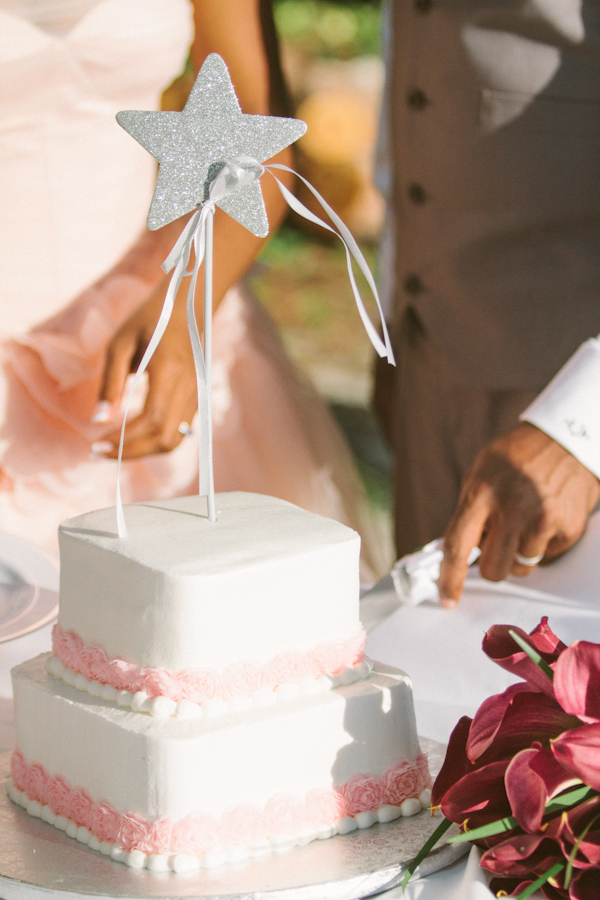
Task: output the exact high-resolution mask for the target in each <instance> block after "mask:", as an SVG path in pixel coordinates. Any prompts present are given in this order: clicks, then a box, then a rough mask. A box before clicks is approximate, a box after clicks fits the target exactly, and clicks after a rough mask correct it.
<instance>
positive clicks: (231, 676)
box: [52, 622, 366, 703]
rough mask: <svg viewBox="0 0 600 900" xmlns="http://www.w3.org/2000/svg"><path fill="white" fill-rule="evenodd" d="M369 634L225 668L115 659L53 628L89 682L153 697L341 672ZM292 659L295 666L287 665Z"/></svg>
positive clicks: (59, 647)
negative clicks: (171, 668) (153, 665)
mask: <svg viewBox="0 0 600 900" xmlns="http://www.w3.org/2000/svg"><path fill="white" fill-rule="evenodd" d="M365 640H366V634H365V631H364V629H363V628H359V630H358V631H357V632H356V634H353V635H352V636H351V637H349V638H348V639H347V640H342V641H329V642H326V643H322V644H318V645H317V646H316V647H315V648H314V649H312V650H309V651H308V652H306V653H300V652H299V651H297V650H290V651H288V652H282V653H278V654H277V656H274V657H273V658H272V659H270V660H267V662H266V663H260V662H258V661H257V660H240V661H239V662H237V663H233V664H232V665H230V666H227V668H226V669H224V671H223V672H217V671H216V670H215V669H183V670H182V671H181V672H167V671H166V670H165V669H150V668H146V669H141V668H140V667H139V666H136V665H135V664H134V663H128V662H125V660H122V659H116V658H115V659H109V658H108V656H107V655H106V653H105V652H104V650H102V648H101V647H93V646H91V645H90V644H84V643H83V641H82V640H81V638H80V637H79V635H77V634H75V632H73V631H63V630H62V628H61V627H60V625H59V624H58V622H57V623H56V624H55V625H54V627H53V628H52V649H53V652H54V655H55V656H56V657H58V659H59V660H60V661H61V663H62V664H63V666H66V667H67V668H68V669H71V670H72V671H73V672H76V673H77V674H78V675H83V676H85V678H87V680H88V681H99V682H100V684H110V685H111V686H112V687H114V688H116V689H117V690H119V691H122V690H127V691H130V692H131V693H135V692H136V691H144V692H145V693H146V694H147V695H148V696H149V697H151V698H154V697H168V698H169V699H170V700H175V701H179V700H191V701H192V702H193V703H204V702H205V701H207V700H213V699H214V698H215V697H223V698H226V699H227V698H229V697H248V696H251V695H252V694H254V693H256V691H259V690H261V688H264V687H266V688H271V689H273V688H275V687H277V686H278V685H280V684H288V683H290V682H296V683H297V682H299V681H301V680H302V678H304V677H305V676H312V677H313V678H318V677H319V676H320V675H337V674H338V672H339V671H341V669H344V668H345V667H346V666H354V665H356V664H357V663H359V662H362V660H363V659H364V656H365ZM286 658H287V659H288V660H289V665H288V666H286V665H285V661H286Z"/></svg>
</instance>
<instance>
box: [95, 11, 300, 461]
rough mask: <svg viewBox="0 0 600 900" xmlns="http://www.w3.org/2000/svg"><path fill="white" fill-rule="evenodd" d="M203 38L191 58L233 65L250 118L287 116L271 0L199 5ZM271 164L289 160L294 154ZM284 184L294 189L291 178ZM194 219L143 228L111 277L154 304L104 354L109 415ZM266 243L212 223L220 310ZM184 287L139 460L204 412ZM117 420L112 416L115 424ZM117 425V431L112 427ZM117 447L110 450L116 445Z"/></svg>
mask: <svg viewBox="0 0 600 900" xmlns="http://www.w3.org/2000/svg"><path fill="white" fill-rule="evenodd" d="M194 21H195V29H196V35H195V39H194V43H193V45H192V48H191V59H192V63H193V66H194V69H195V70H196V71H197V70H198V69H199V68H200V66H201V65H202V62H203V61H204V59H205V58H206V56H207V55H208V54H209V53H219V54H220V55H221V56H222V57H223V59H224V60H225V62H226V63H227V66H228V68H229V72H230V75H231V79H232V82H233V85H234V88H235V90H236V93H237V96H238V99H239V101H240V106H241V108H242V110H243V112H244V113H249V114H259V115H268V114H276V115H285V114H286V113H287V109H286V98H285V88H284V85H283V80H282V77H281V71H280V67H279V61H278V56H277V45H276V38H275V30H274V26H273V21H272V14H271V4H270V2H268V0H219V2H218V3H214V2H210V0H194ZM272 161H273V162H278V163H283V164H284V165H288V166H290V165H291V164H292V150H291V149H290V148H287V149H286V150H283V151H282V152H281V153H279V154H278V155H277V156H276V157H274V158H273V160H272ZM278 177H280V178H281V181H283V182H284V183H286V182H287V186H288V187H291V183H290V176H288V175H287V174H286V173H281V176H278ZM261 185H262V190H263V196H264V199H265V205H266V208H267V215H268V218H269V225H270V229H271V231H272V230H274V229H275V228H276V227H277V225H278V224H279V223H280V221H281V220H282V218H283V216H284V215H285V211H286V204H285V201H284V200H283V198H282V196H281V193H280V191H279V189H278V187H277V185H276V183H275V181H274V180H273V179H271V178H263V179H262V181H261ZM188 218H189V217H187V216H186V217H184V218H182V219H179V220H177V221H176V222H173V223H171V224H170V225H167V226H165V227H164V228H161V229H159V230H158V231H156V232H146V233H145V234H143V235H142V236H141V237H140V240H139V241H138V243H137V244H136V245H135V246H134V247H133V248H132V249H131V250H130V251H129V252H128V253H127V254H126V256H125V257H124V258H123V260H122V261H121V262H120V263H119V264H118V265H117V267H116V268H115V269H114V270H113V271H112V272H111V273H109V274H108V275H107V276H105V277H106V278H110V277H111V275H113V274H123V273H127V274H134V275H137V276H138V277H141V278H142V279H144V280H146V281H147V282H148V284H149V293H148V297H147V299H146V300H145V301H144V302H143V303H142V304H141V306H140V307H138V309H137V310H136V311H135V312H134V313H133V315H131V316H130V317H129V318H128V319H127V320H126V321H125V323H124V324H123V325H122V326H121V328H120V329H119V330H118V331H117V332H116V334H115V336H114V338H113V340H112V341H111V343H110V345H109V347H108V350H107V356H106V365H105V369H104V376H103V382H102V387H101V389H100V394H99V397H98V400H99V402H100V403H102V405H103V407H104V410H105V415H106V411H107V410H110V413H109V414H108V415H109V416H110V414H116V413H117V411H118V408H119V405H120V401H121V398H122V396H123V391H124V387H125V381H126V379H127V376H128V375H129V374H130V372H133V371H135V370H136V368H137V366H138V365H139V362H140V360H141V358H142V356H143V353H144V351H145V349H146V347H147V345H148V343H149V341H150V338H151V336H152V334H153V332H154V328H155V325H156V322H157V320H158V317H159V315H160V311H161V309H162V305H163V301H164V297H165V294H166V290H167V286H168V284H169V281H170V276H163V275H162V272H161V270H160V265H161V263H162V262H163V260H164V258H165V257H166V256H167V255H168V253H169V252H170V250H171V248H172V247H173V245H174V243H175V241H176V240H177V237H178V236H179V233H180V232H181V229H182V227H183V225H184V224H185V222H186V221H187V220H188ZM263 244H264V239H261V238H257V237H256V236H255V235H253V234H252V233H251V232H249V231H247V230H246V229H245V228H243V227H242V226H241V225H239V224H238V223H237V222H236V221H235V220H234V219H232V218H230V217H229V216H228V215H226V214H225V213H224V212H223V211H222V210H220V209H217V210H216V214H215V221H214V263H213V271H214V280H213V292H214V305H215V308H216V307H217V306H218V305H219V303H220V302H221V300H222V299H223V297H224V295H225V294H226V293H227V291H228V290H229V288H230V287H232V286H233V285H234V284H235V283H236V282H237V281H239V280H240V278H242V276H243V275H244V273H245V272H246V270H247V269H248V267H249V266H250V265H251V263H252V262H253V260H254V259H255V257H256V256H257V254H258V253H259V251H260V250H261V248H262V246H263ZM187 289H188V285H187V281H186V282H184V283H183V284H182V286H181V288H180V290H179V292H178V294H177V298H176V300H175V305H174V309H173V314H172V316H171V320H170V322H169V325H168V326H167V329H166V331H165V333H164V336H163V338H162V340H161V342H160V344H159V346H158V347H157V349H156V351H155V353H154V356H153V357H152V359H151V361H150V363H149V365H148V369H147V372H148V393H147V396H146V400H145V404H144V408H143V409H142V411H141V413H140V414H139V415H138V416H137V417H136V418H135V419H133V420H132V421H131V422H128V424H127V427H126V429H125V440H124V444H123V459H137V458H140V457H143V456H146V455H149V454H153V453H165V452H169V451H170V450H173V449H174V448H175V447H176V446H177V444H179V442H180V441H181V440H182V439H183V435H182V434H181V433H180V431H179V426H180V424H181V423H182V422H186V423H189V422H191V421H192V419H193V418H194V415H195V412H196V409H197V395H196V376H195V369H194V362H193V357H192V350H191V345H190V340H189V336H188V328H187V319H186V312H185V298H186V294H187ZM203 308H204V297H203V284H202V278H199V279H198V286H197V291H196V317H197V320H198V322H202V317H203ZM109 422H110V418H109ZM109 427H110V426H109ZM119 438H120V427H119V428H114V429H111V430H109V431H108V433H107V434H105V435H104V436H103V440H102V444H103V445H104V446H103V448H102V449H103V450H104V453H103V455H105V456H107V457H109V458H112V459H115V458H116V457H117V448H118V443H119ZM109 448H110V449H109Z"/></svg>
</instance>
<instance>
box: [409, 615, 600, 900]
mask: <svg viewBox="0 0 600 900" xmlns="http://www.w3.org/2000/svg"><path fill="white" fill-rule="evenodd" d="M483 650H484V652H485V653H486V655H487V656H488V657H489V658H490V659H491V660H493V661H494V662H495V663H497V664H498V665H500V666H502V668H504V669H507V670H508V671H509V672H512V673H513V674H515V675H518V676H519V677H521V678H523V679H525V680H524V682H519V683H517V684H514V685H512V686H511V687H509V688H508V689H507V690H506V691H504V693H502V694H497V695H495V696H493V697H489V698H488V699H487V700H486V701H485V702H484V703H483V704H482V705H481V706H480V708H479V709H478V711H477V713H476V714H475V718H474V719H470V718H469V717H468V716H464V717H463V718H462V719H461V720H460V721H459V722H458V724H457V725H456V727H455V729H454V731H453V732H452V736H451V738H450V742H449V745H448V750H447V753H446V759H445V761H444V765H443V767H442V769H441V771H440V773H439V775H438V777H437V779H436V781H435V784H434V786H433V792H432V809H433V810H436V809H441V811H442V813H443V814H444V816H445V819H444V821H443V822H442V824H441V825H440V826H439V828H438V829H437V831H436V832H435V834H434V835H433V836H432V838H431V839H430V840H429V841H428V842H427V844H426V845H425V846H424V847H423V848H422V850H421V852H420V853H419V855H418V856H417V858H416V859H415V860H414V861H413V863H412V864H411V866H410V867H409V871H407V873H406V877H405V883H406V882H407V881H408V880H409V878H410V876H411V874H412V873H413V872H414V871H415V869H416V867H417V866H418V865H419V863H420V862H421V860H422V859H423V858H424V856H425V855H426V854H427V853H428V852H429V850H430V849H431V848H432V847H433V846H434V845H435V844H436V843H437V841H438V840H439V839H440V837H441V836H442V835H443V833H444V832H445V831H446V830H447V829H448V828H449V826H450V825H451V823H452V822H456V823H457V824H458V825H459V826H460V834H458V835H456V836H455V837H452V838H449V841H450V842H458V841H471V842H473V843H474V844H476V845H477V846H478V847H480V848H481V849H482V850H483V851H484V852H483V855H482V857H481V865H482V867H483V868H485V869H487V870H488V871H490V872H493V873H494V877H493V878H492V880H491V882H490V888H491V890H492V891H493V893H494V894H495V895H496V896H497V897H502V896H511V897H518V898H520V900H524V898H526V897H529V896H530V895H531V894H533V893H534V892H535V891H536V890H537V889H539V888H541V890H542V891H543V893H544V894H545V896H546V897H550V898H552V900H558V898H570V900H598V898H600V644H592V643H590V642H589V641H575V643H573V644H571V646H570V647H567V646H566V645H565V644H563V642H562V641H561V640H559V638H558V637H556V635H555V634H553V632H552V631H551V630H550V628H549V627H548V619H547V617H544V618H543V619H542V620H541V622H540V624H539V625H538V626H537V628H535V629H534V631H532V632H531V634H530V635H527V634H526V633H525V632H524V631H522V630H521V629H520V628H511V627H510V626H508V625H494V626H493V627H492V628H490V630H489V631H488V632H487V634H486V636H485V638H484V641H483Z"/></svg>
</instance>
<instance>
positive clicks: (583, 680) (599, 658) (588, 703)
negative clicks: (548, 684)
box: [554, 641, 600, 724]
mask: <svg viewBox="0 0 600 900" xmlns="http://www.w3.org/2000/svg"><path fill="white" fill-rule="evenodd" d="M554 691H555V694H556V699H557V700H558V702H559V703H560V705H561V706H562V708H563V709H564V710H565V711H566V712H568V713H571V715H573V716H577V717H578V718H579V719H581V720H582V722H587V723H588V724H594V723H596V722H600V644H591V643H590V642H589V641H575V643H574V644H571V646H570V647H568V648H567V649H566V650H565V651H564V653H562V654H561V656H560V658H559V660H558V661H557V663H556V669H555V672H554Z"/></svg>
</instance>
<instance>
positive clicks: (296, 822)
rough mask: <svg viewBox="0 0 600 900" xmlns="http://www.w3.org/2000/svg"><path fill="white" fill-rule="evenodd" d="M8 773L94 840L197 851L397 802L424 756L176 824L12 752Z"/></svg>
mask: <svg viewBox="0 0 600 900" xmlns="http://www.w3.org/2000/svg"><path fill="white" fill-rule="evenodd" d="M11 777H12V781H13V784H14V786H15V787H16V788H17V790H19V791H22V792H24V793H25V794H26V796H27V797H28V798H29V799H30V800H35V801H37V802H38V803H40V804H42V805H47V806H49V807H50V809H51V810H52V812H53V813H54V814H55V815H57V816H65V817H67V818H69V819H72V820H73V821H74V822H76V823H77V824H78V825H85V827H86V828H87V829H88V830H89V831H90V833H91V834H93V835H94V836H95V837H96V838H97V839H98V840H99V841H101V842H102V841H111V842H116V843H118V844H119V845H120V846H122V847H123V849H125V850H127V851H131V850H141V851H142V852H143V853H156V854H162V855H169V854H171V853H178V852H180V853H181V852H183V853H192V854H195V855H197V856H201V855H202V854H203V853H206V852H208V851H210V850H214V849H215V847H216V846H218V845H221V846H224V847H227V846H236V845H243V844H246V843H249V842H251V841H256V840H259V839H261V838H267V839H269V838H272V837H280V836H291V835H294V834H295V833H297V832H299V831H300V829H301V828H303V827H304V826H306V825H309V826H317V825H333V823H334V822H335V821H336V820H337V819H339V818H342V817H343V816H355V815H357V814H358V813H360V812H367V811H372V810H377V809H379V808H380V807H381V806H385V805H392V806H399V805H400V804H401V803H402V802H403V801H404V800H407V799H409V798H411V797H418V796H419V794H420V793H421V791H423V790H424V789H425V788H428V787H430V786H431V776H430V774H429V768H428V765H427V757H426V756H425V754H423V753H420V754H419V755H418V756H417V758H416V759H415V760H413V761H401V762H398V763H396V764H395V765H394V766H392V767H391V768H390V769H388V770H387V771H386V772H384V774H383V775H381V776H377V775H362V774H358V775H355V776H353V777H352V778H351V779H350V780H349V781H347V782H345V783H344V784H342V785H339V786H336V787H334V788H333V789H318V788H315V789H312V790H310V791H309V792H308V794H307V795H306V796H305V797H304V798H301V797H299V796H297V795H295V794H283V793H282V794H275V795H274V796H273V797H271V798H270V800H269V801H268V802H267V803H266V805H265V807H264V808H263V809H260V808H259V807H253V806H250V805H248V804H245V803H242V804H240V805H239V806H237V807H235V808H233V809H230V810H227V811H226V812H225V813H223V815H222V816H221V818H220V819H218V818H215V817H212V816H207V815H204V814H200V813H199V814H197V815H196V814H192V815H188V816H185V818H183V819H180V820H179V821H178V822H172V821H171V819H169V818H161V819H158V820H156V821H155V822H148V821H147V820H146V819H144V818H143V817H142V816H140V815H139V814H138V813H134V812H126V813H118V812H117V810H116V809H115V808H114V807H113V806H111V804H110V803H107V802H105V801H95V800H93V799H92V798H91V797H90V795H89V794H88V792H87V791H86V790H85V789H83V788H78V787H76V788H73V787H71V786H70V785H69V784H68V783H67V782H66V781H65V779H64V778H63V777H62V776H60V775H54V776H50V775H48V773H47V772H46V771H45V769H44V767H43V766H41V765H40V764H39V763H29V762H27V760H26V759H25V757H24V756H23V754H22V753H21V751H20V750H18V749H17V750H14V751H13V753H12V757H11Z"/></svg>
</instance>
